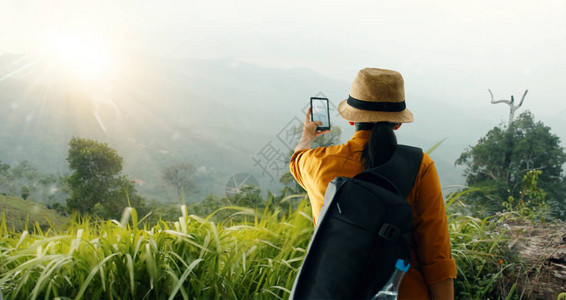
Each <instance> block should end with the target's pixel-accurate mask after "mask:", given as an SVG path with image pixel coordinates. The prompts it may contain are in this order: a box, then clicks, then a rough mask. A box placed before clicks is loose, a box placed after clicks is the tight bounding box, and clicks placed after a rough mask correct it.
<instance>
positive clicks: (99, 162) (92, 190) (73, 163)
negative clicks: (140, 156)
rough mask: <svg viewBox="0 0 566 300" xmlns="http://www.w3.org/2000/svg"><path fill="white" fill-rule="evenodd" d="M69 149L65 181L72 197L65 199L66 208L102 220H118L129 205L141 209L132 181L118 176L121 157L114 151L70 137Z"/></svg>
mask: <svg viewBox="0 0 566 300" xmlns="http://www.w3.org/2000/svg"><path fill="white" fill-rule="evenodd" d="M69 146H70V148H69V154H68V156H67V161H68V162H69V167H70V169H71V170H72V172H73V173H72V174H71V175H70V176H69V177H67V180H66V181H67V184H68V186H69V189H70V194H71V196H70V197H69V198H68V199H67V206H68V207H69V209H71V210H76V211H78V212H79V213H96V214H98V215H99V216H100V217H103V218H118V217H119V216H120V215H121V213H122V211H123V210H124V208H126V207H128V206H130V205H131V206H134V207H136V208H138V209H142V210H143V209H144V200H143V198H142V197H140V196H138V195H137V194H136V189H135V186H134V182H133V181H131V180H129V179H128V178H127V177H126V176H124V175H120V173H121V172H122V157H120V156H119V155H118V153H117V152H116V150H114V149H112V148H110V147H108V145H106V144H105V143H99V142H97V141H94V140H89V139H83V138H78V137H73V138H72V139H71V140H70V141H69ZM95 208H96V209H95Z"/></svg>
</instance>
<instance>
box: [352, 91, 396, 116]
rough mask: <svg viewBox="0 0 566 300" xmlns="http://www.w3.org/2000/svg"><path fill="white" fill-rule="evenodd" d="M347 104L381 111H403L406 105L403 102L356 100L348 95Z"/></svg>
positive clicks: (362, 108)
mask: <svg viewBox="0 0 566 300" xmlns="http://www.w3.org/2000/svg"><path fill="white" fill-rule="evenodd" d="M348 104H349V105H350V106H351V107H354V108H357V109H361V110H371V111H383V112H400V111H404V110H405V108H406V107H407V105H406V104H405V100H403V102H368V101H362V100H358V99H356V98H354V97H352V96H350V95H348Z"/></svg>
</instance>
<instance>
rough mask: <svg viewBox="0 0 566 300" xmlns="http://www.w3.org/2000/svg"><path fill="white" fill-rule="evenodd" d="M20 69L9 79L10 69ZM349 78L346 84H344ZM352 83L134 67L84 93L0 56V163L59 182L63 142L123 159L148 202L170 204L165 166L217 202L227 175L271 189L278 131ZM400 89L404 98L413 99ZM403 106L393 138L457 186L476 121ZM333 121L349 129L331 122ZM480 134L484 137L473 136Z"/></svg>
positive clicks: (439, 109)
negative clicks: (317, 99) (406, 115)
mask: <svg viewBox="0 0 566 300" xmlns="http://www.w3.org/2000/svg"><path fill="white" fill-rule="evenodd" d="M18 70H19V71H18ZM352 76H355V74H352ZM349 89H350V83H349V82H345V81H342V80H337V79H333V78H329V77H326V76H324V75H321V74H318V73H316V72H314V71H312V70H309V69H279V68H267V67H261V66H257V65H252V64H247V63H242V62H239V61H236V60H232V59H223V60H196V59H179V60H157V59H148V58H146V59H137V60H135V61H134V60H132V61H131V62H129V64H128V69H127V72H124V73H123V74H122V75H121V76H119V77H117V78H109V79H108V80H106V81H104V82H103V83H98V85H97V86H95V87H92V86H88V85H85V84H84V83H82V82H81V80H79V79H77V78H73V77H72V76H69V75H68V74H60V73H59V72H58V69H57V66H53V65H50V62H49V61H47V60H37V59H36V58H33V57H28V56H24V55H2V56H0V105H1V107H2V109H1V110H0V140H1V141H2V142H1V143H0V161H4V162H7V163H14V162H16V161H20V160H27V161H29V162H30V163H32V164H33V165H35V166H36V167H38V168H39V169H40V170H41V171H43V172H51V173H59V174H62V173H65V172H68V169H67V163H66V161H65V158H66V155H67V150H68V146H67V143H68V141H69V139H70V138H71V137H72V136H80V137H85V138H91V139H96V140H98V141H101V142H105V143H108V144H109V146H111V147H113V148H114V149H116V150H117V151H118V153H119V154H120V155H121V156H122V157H123V158H124V169H125V170H124V171H125V173H126V174H128V175H129V176H130V177H131V178H134V179H136V180H137V182H138V183H139V184H141V185H140V186H139V190H140V191H141V192H142V194H145V195H146V196H148V197H149V198H150V199H151V198H154V199H157V200H160V201H175V200H174V198H175V196H174V194H173V191H172V190H171V189H169V188H167V187H166V186H165V185H164V183H163V182H162V180H161V170H162V169H163V168H164V167H165V166H167V165H171V164H175V163H182V162H191V163H193V164H195V165H196V166H198V167H199V173H200V175H201V176H200V177H201V178H202V182H201V184H202V186H203V188H202V189H201V190H200V192H199V193H198V194H194V195H187V198H188V199H189V200H190V201H196V200H199V199H201V198H202V197H203V196H204V195H206V194H208V193H214V194H217V195H222V194H223V193H224V188H225V186H226V183H227V181H228V180H229V179H230V177H231V176H232V175H234V174H237V173H242V172H244V173H250V174H252V175H253V176H255V177H256V178H257V180H258V181H259V184H260V186H261V187H263V188H267V189H270V190H272V191H273V192H275V191H276V190H277V189H279V188H280V186H279V184H278V176H280V175H281V174H282V173H283V172H285V171H286V170H287V165H286V164H285V163H284V162H283V161H284V159H285V158H288V153H289V151H290V149H291V148H293V147H294V142H295V141H293V140H292V136H289V134H288V133H289V132H288V129H290V128H291V127H292V126H293V125H296V124H300V123H301V122H302V121H303V119H304V109H305V108H306V107H307V105H308V102H309V98H310V97H311V96H315V95H317V94H319V95H321V93H322V95H325V96H327V97H328V98H329V99H330V101H331V102H332V104H333V105H337V104H338V103H339V102H340V101H341V100H342V99H344V98H346V97H347V96H348V92H349ZM411 94H412V93H411V92H410V91H407V97H408V98H409V97H410V96H411ZM419 98H420V99H419V101H414V103H412V102H410V101H409V99H408V103H409V106H410V107H411V110H412V111H413V113H414V114H415V116H416V120H417V122H416V123H414V124H406V125H404V126H403V128H402V129H401V130H399V141H400V142H401V143H407V144H413V145H417V146H420V147H422V148H424V149H425V150H426V149H427V148H429V147H432V146H433V145H435V144H436V143H437V142H439V141H440V140H442V139H443V138H445V137H448V139H447V140H446V142H445V143H444V144H443V145H441V146H440V147H439V148H437V149H436V150H435V152H434V153H433V155H432V156H433V158H434V159H435V161H436V165H437V167H438V169H439V172H440V176H441V182H442V184H443V186H448V185H452V184H463V178H462V176H461V171H462V170H461V168H460V169H458V168H454V167H453V162H454V160H455V159H456V158H457V157H458V156H459V154H460V153H461V152H462V151H463V150H464V148H465V147H466V146H467V145H470V144H474V143H475V142H476V140H477V138H479V137H480V136H482V135H484V134H485V132H486V131H487V130H486V129H485V128H486V127H485V126H484V127H483V128H482V126H474V124H483V123H489V122H486V121H485V120H484V119H483V117H482V116H481V114H470V113H468V112H466V111H465V110H464V109H462V108H457V107H456V106H454V107H447V105H446V104H445V103H442V102H440V101H438V100H434V99H427V98H426V96H422V95H419ZM331 123H332V125H333V126H339V127H341V128H342V129H343V134H342V140H343V142H344V141H346V140H347V139H348V138H349V137H350V136H351V135H352V134H353V129H352V128H351V127H350V126H349V125H347V123H346V122H345V121H343V120H342V119H341V118H340V117H339V116H337V114H336V112H335V111H334V112H333V113H332V117H331ZM481 130H483V131H481Z"/></svg>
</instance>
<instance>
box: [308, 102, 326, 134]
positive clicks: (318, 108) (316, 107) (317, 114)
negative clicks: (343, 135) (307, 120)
mask: <svg viewBox="0 0 566 300" xmlns="http://www.w3.org/2000/svg"><path fill="white" fill-rule="evenodd" d="M311 121H320V122H322V125H319V126H316V131H325V130H329V129H330V108H329V107H328V99H327V98H318V97H311Z"/></svg>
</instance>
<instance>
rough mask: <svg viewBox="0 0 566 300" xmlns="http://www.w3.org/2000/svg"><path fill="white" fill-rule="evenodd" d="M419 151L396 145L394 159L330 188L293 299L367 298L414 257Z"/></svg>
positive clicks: (336, 182) (338, 180) (330, 185)
mask: <svg viewBox="0 0 566 300" xmlns="http://www.w3.org/2000/svg"><path fill="white" fill-rule="evenodd" d="M422 155H423V154H422V150H421V149H420V148H415V147H409V146H404V145H398V146H397V147H396V149H395V152H394V154H393V156H392V157H391V159H390V160H388V161H387V162H385V163H384V164H382V165H380V166H378V167H376V168H373V169H368V170H365V171H363V172H361V173H359V174H357V175H356V176H354V178H348V177H336V178H335V179H334V180H332V181H331V182H330V183H329V184H328V187H327V189H326V193H325V195H324V205H323V207H322V209H321V211H320V215H319V219H318V220H319V221H318V225H317V227H316V228H315V231H314V234H313V236H312V239H311V241H310V244H309V247H308V251H307V255H306V256H305V259H304V261H303V265H302V266H301V269H300V270H299V273H298V274H297V277H296V278H295V283H294V285H293V290H292V291H291V296H290V299H369V298H371V297H372V296H373V295H374V294H375V293H376V292H377V291H379V290H380V289H381V287H383V285H384V284H385V283H386V282H387V280H388V279H389V277H390V275H391V274H392V272H393V270H394V268H395V262H396V261H397V259H398V258H402V259H404V260H405V261H406V262H408V261H409V258H410V249H409V245H408V241H409V239H410V233H411V223H412V217H413V215H412V208H411V206H410V205H409V203H408V202H407V200H406V198H407V196H408V195H409V193H410V192H411V188H412V187H413V184H414V182H415V178H416V176H417V173H418V171H419V169H420V165H421V160H422Z"/></svg>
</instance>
